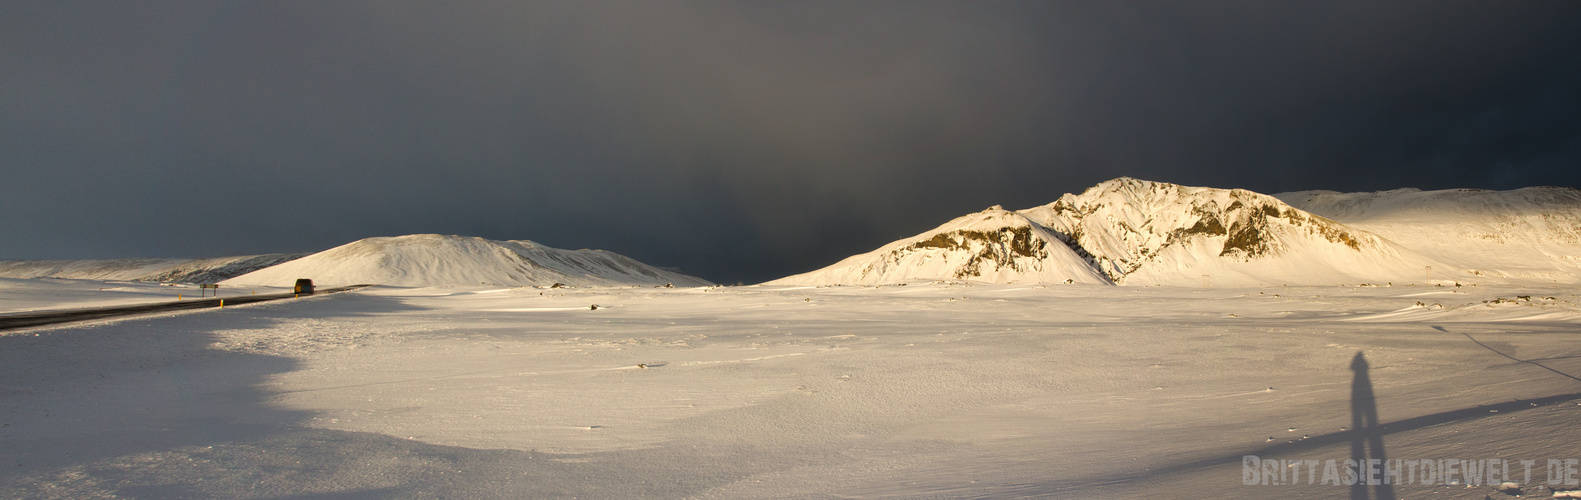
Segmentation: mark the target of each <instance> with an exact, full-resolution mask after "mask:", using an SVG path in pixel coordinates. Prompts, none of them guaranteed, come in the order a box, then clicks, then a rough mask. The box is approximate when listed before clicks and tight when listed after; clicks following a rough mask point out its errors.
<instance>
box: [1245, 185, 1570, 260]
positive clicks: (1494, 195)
mask: <svg viewBox="0 0 1581 500" xmlns="http://www.w3.org/2000/svg"><path fill="white" fill-rule="evenodd" d="M1274 196H1276V197H1278V198H1279V199H1281V200H1284V201H1285V202H1286V203H1289V204H1291V205H1293V206H1296V207H1300V208H1301V209H1303V210H1306V211H1308V212H1312V213H1315V214H1319V215H1322V216H1324V217H1327V218H1329V219H1333V220H1336V221H1339V222H1341V223H1344V224H1345V225H1347V226H1350V227H1353V228H1357V229H1361V230H1365V231H1368V232H1371V233H1373V234H1377V235H1379V236H1382V237H1384V238H1387V239H1389V240H1390V241H1393V242H1395V243H1396V244H1398V245H1400V246H1403V247H1405V248H1409V249H1412V250H1415V251H1417V252H1419V253H1424V254H1430V255H1433V256H1434V257H1435V258H1436V259H1437V260H1439V261H1440V262H1442V263H1444V264H1445V265H1446V266H1447V267H1434V268H1433V270H1432V271H1427V272H1429V273H1432V274H1435V275H1437V276H1438V277H1439V279H1457V278H1459V279H1464V278H1465V277H1466V275H1468V274H1469V275H1471V276H1473V277H1479V276H1480V277H1495V278H1508V279H1514V280H1534V281H1542V282H1549V283H1552V282H1560V283H1574V282H1577V281H1581V191H1578V190H1576V189H1574V188H1558V187H1531V188H1524V189H1516V190H1511V191H1487V190H1481V189H1446V190H1441V191H1421V190H1418V189H1410V188H1408V189H1396V190H1393V191H1379V192H1373V193H1337V192H1334V191H1298V192H1293V193H1280V194H1276V195H1274Z"/></svg>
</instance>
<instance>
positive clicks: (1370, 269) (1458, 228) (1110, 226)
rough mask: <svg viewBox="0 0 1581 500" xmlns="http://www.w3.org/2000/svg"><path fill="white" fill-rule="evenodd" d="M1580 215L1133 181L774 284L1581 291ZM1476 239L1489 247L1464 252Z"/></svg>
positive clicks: (1573, 207) (1486, 202) (1548, 205)
mask: <svg viewBox="0 0 1581 500" xmlns="http://www.w3.org/2000/svg"><path fill="white" fill-rule="evenodd" d="M1468 193H1470V194H1468ZM1418 194H1420V195H1425V196H1418ZM1281 198H1283V199H1281ZM1285 200H1290V201H1292V203H1294V204H1295V205H1292V204H1287V203H1286V201H1285ZM1303 207H1311V209H1312V210H1311V211H1308V210H1304V209H1303ZM1577 207H1581V196H1578V193H1577V192H1576V191H1575V190H1570V189H1552V188H1532V189H1525V190H1517V191H1508V192H1467V191H1455V192H1434V193H1421V192H1419V191H1414V190H1410V191H1391V192H1385V193H1359V194H1351V195H1345V194H1340V193H1333V192H1302V193H1287V194H1284V195H1280V197H1275V196H1269V195H1264V194H1258V193H1254V192H1251V191H1246V190H1242V189H1216V188H1206V187H1189V186H1180V185H1176V184H1169V183H1163V182H1151V181H1144V180H1138V179H1131V178H1124V177H1122V178H1119V179H1113V180H1110V181H1105V182H1103V183H1100V184H1098V185H1096V186H1093V187H1092V188H1090V189H1088V190H1086V191H1085V192H1083V193H1081V194H1066V195H1064V196H1061V197H1060V198H1059V200H1057V201H1055V202H1054V203H1050V204H1048V205H1043V206H1040V207H1034V208H1030V209H1026V210H1020V211H1016V212H1009V211H1004V210H1000V209H997V207H996V208H995V209H990V210H988V211H985V212H981V213H977V214H972V215H968V216H966V217H962V218H960V219H956V220H955V221H951V222H950V223H948V224H945V225H944V226H941V227H939V228H938V229H935V230H933V231H929V232H927V233H923V234H921V235H918V236H915V237H912V238H907V239H903V240H900V241H896V242H894V243H891V244H889V245H885V246H884V247H882V248H879V249H878V250H875V251H873V252H869V253H865V254H862V255H857V256H854V257H850V258H848V259H845V260H842V261H840V262H839V263H836V264H834V265H832V266H829V267H827V268H824V269H820V270H817V271H813V272H810V273H806V274H801V275H796V276H791V277H787V278H783V279H780V280H776V281H772V282H769V284H787V285H788V284H802V285H806V284H820V285H821V284H879V283H890V282H898V281H906V280H940V279H966V280H977V281H988V282H997V283H1014V282H1066V281H1067V280H1069V281H1070V282H1078V283H1115V284H1126V285H1179V286H1224V285H1257V284H1290V285H1298V284H1300V285H1323V284H1345V283H1349V284H1361V283H1376V284H1384V283H1390V282H1395V283H1427V282H1429V280H1434V281H1438V282H1453V281H1455V280H1459V281H1470V280H1479V279H1481V280H1486V279H1492V278H1501V279H1503V278H1508V279H1542V280H1545V281H1546V280H1561V281H1574V280H1576V279H1577V277H1578V276H1581V260H1578V259H1577V256H1581V224H1578V222H1581V210H1578V209H1577ZM1313 212H1317V213H1316V214H1315V213H1313ZM1318 214H1323V215H1318ZM1328 216H1332V217H1328ZM1336 219H1338V221H1336ZM1468 238H1472V239H1478V240H1479V241H1478V243H1476V244H1473V245H1466V244H1462V243H1461V240H1464V239H1468ZM1402 242H1408V243H1402ZM1059 246H1063V247H1065V248H1056V247H1059ZM1517 247H1518V248H1519V250H1518V251H1517V250H1516V248H1517ZM1492 254H1500V256H1499V257H1498V258H1497V259H1494V258H1490V257H1489V256H1490V255H1492ZM1495 266H1497V267H1496V268H1495ZM1495 269H1497V270H1495Z"/></svg>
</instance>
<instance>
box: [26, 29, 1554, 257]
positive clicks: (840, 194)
mask: <svg viewBox="0 0 1581 500" xmlns="http://www.w3.org/2000/svg"><path fill="white" fill-rule="evenodd" d="M523 3H525V2H492V3H466V2H455V1H444V2H423V3H417V2H394V1H384V0H381V1H370V2H353V1H335V2H322V1H303V2H291V1H270V2H242V3H232V2H220V1H213V0H204V1H196V2H190V3H181V2H157V1H150V2H84V3H78V2H67V1H56V0H51V1H6V2H0V259H36V258H110V257H133V256H169V257H205V256H220V255H236V254H252V253H268V252H287V251H316V250H321V249H325V248H329V247H332V246H335V245H339V244H343V243H346V242H349V241H352V240H356V239H359V238H364V237H369V236H390V235H400V234H410V233H445V234H463V235H472V236H483V237H487V238H493V239H531V240H535V241H538V242H541V243H544V244H548V245H551V246H556V247H563V248H602V249H607V250H612V251H616V252H619V253H623V254H626V255H629V256H632V257H635V258H637V259H639V260H643V261H645V262H648V263H650V264H655V265H678V266H683V267H685V268H686V269H688V270H690V271H692V272H694V273H696V274H698V275H701V276H703V277H705V278H709V279H713V280H716V281H721V282H731V283H733V282H736V281H744V282H748V283H751V282H756V281H762V280H766V279H771V278H775V277H779V276H783V275H787V274H792V273H797V272H803V271H809V270H812V269H815V268H817V267H820V266H823V265H826V264H829V263H832V262H834V261H835V260H838V259H840V258H842V257H845V256H848V255H851V254H854V253H859V252H864V251H868V250H871V249H873V248H875V247H877V246H879V245H881V244H883V243H886V242H889V241H891V240H894V239H897V238H900V237H904V236H909V235H912V234H916V233H919V232H922V231H924V230H927V229H930V228H932V227H934V226H936V225H938V224H940V223H942V222H944V221H946V220H948V219H950V218H953V217H956V216H959V215H962V214H965V213H968V212H972V211H976V210H981V209H983V208H985V207H987V206H989V205H994V204H1003V205H1005V206H1007V207H1010V208H1026V207H1030V206H1034V205H1040V204H1044V203H1048V202H1052V201H1054V200H1055V199H1056V198H1058V197H1059V195H1060V194H1061V193H1065V192H1079V191H1081V190H1083V189H1085V188H1086V187H1088V186H1090V185H1092V184H1094V183H1097V182H1099V181H1102V180H1105V179H1109V178H1113V177H1118V176H1122V175H1126V176H1132V177H1138V178H1143V179H1151V180H1160V181H1168V182H1176V183H1182V184H1189V185H1205V186H1214V187H1226V188H1229V187H1240V188H1247V189H1251V190H1254V191H1259V192H1266V193H1271V192H1278V191H1289V190H1299V189H1333V190H1341V191H1359V190H1379V189H1392V188H1397V187H1405V186H1414V187H1420V188H1424V189H1436V188H1451V187H1480V188H1492V189H1507V188H1516V187H1523V186H1529V185H1561V186H1578V185H1581V90H1578V89H1581V28H1578V27H1581V2H1574V1H1564V2H1536V1H1517V2H1510V1H1489V2H1474V3H1464V2H1453V1H1439V0H1435V1H1428V2H1404V1H1391V2H1372V1H1368V2H1354V3H1347V2H1338V1H1332V0H1323V1H1314V2H1265V1H1244V2H1203V1H1193V2H1175V1H1171V2H1093V1H1086V0H1083V1H1077V2H1068V3H1054V2H1045V1H1037V2H1027V3H1013V2H952V3H923V2H915V1H904V2H881V1H870V0H864V1H861V2H849V1H831V2H744V3H682V2H629V3H626V2H570V1H567V2H544V3H534V4H531V5H521V4H523Z"/></svg>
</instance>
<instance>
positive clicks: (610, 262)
mask: <svg viewBox="0 0 1581 500" xmlns="http://www.w3.org/2000/svg"><path fill="white" fill-rule="evenodd" d="M298 278H308V279H312V280H313V281H314V283H316V284H318V285H320V286H338V285H356V284H379V285H390V286H443V285H516V286H531V285H542V286H552V285H554V284H555V283H561V284H565V285H576V286H609V285H666V284H673V285H675V286H705V285H712V284H713V283H710V282H708V281H707V280H704V279H702V278H698V277H695V276H689V275H685V274H680V273H676V272H671V271H666V270H663V269H659V268H656V267H652V266H649V265H647V264H643V263H641V262H637V261H636V260H633V259H631V258H629V257H626V256H623V255H620V254H617V253H614V252H608V251H604V250H561V249H558V248H550V247H547V246H544V245H540V244H537V243H534V242H531V241H526V240H517V241H494V240H487V239H483V238H477V237H468V236H453V235H439V234H413V235H407V236H395V237H387V238H367V239H363V240H357V241H354V242H351V243H347V244H345V245H341V246H338V247H335V248H331V249H329V250H325V251H322V252H319V253H316V254H313V255H309V256H307V257H303V258H301V259H297V260H293V261H291V262H287V263H284V264H280V265H277V266H273V267H269V268H265V269H261V270H258V271H254V272H252V273H248V274H245V275H242V276H238V277H236V278H233V279H230V280H227V281H224V282H222V284H226V285H270V286H288V285H290V284H292V283H293V282H295V281H296V279H298Z"/></svg>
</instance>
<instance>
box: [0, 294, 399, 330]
mask: <svg viewBox="0 0 1581 500" xmlns="http://www.w3.org/2000/svg"><path fill="white" fill-rule="evenodd" d="M370 286H373V285H351V286H343V287H337V288H325V289H321V290H318V291H317V292H316V293H314V294H311V295H320V294H326V293H335V292H343V291H346V290H356V289H359V288H366V287H370ZM304 295H308V294H304ZM295 297H297V294H294V293H270V294H264V295H239V296H236V297H222V298H210V299H195V300H177V301H174V302H159V303H155V304H137V305H130V306H112V307H93V308H85V309H66V310H56V311H33V312H25V313H11V314H0V331H5V330H14V329H17V328H26V327H30V326H40V325H52V324H56V323H70V322H73V321H87V320H93V319H104V318H114V317H120V316H134V315H139V314H151V313H160V312H168V311H181V310H186V309H204V308H209V307H222V306H236V305H242V304H251V303H254V302H267V301H271V300H280V299H290V298H295Z"/></svg>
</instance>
